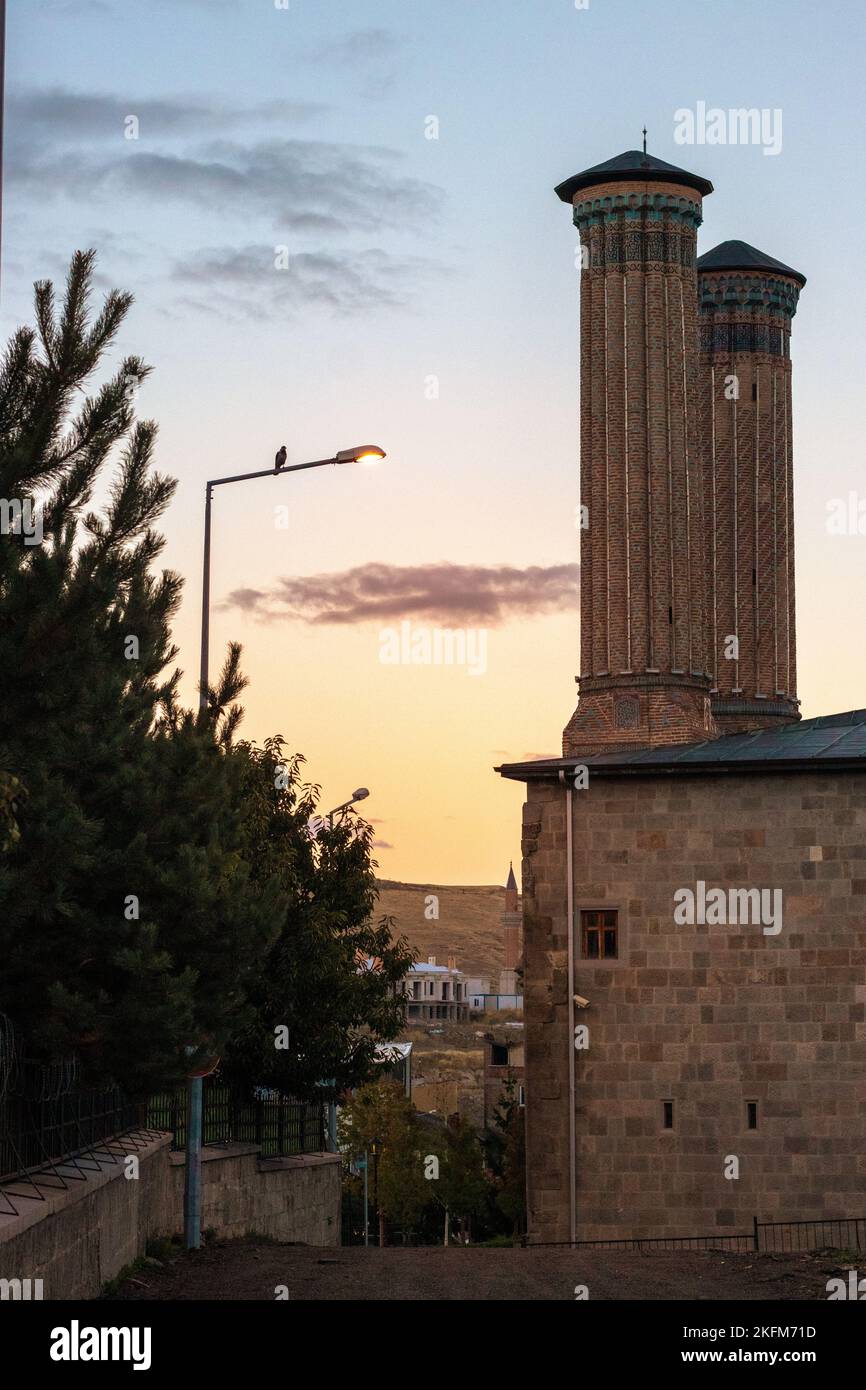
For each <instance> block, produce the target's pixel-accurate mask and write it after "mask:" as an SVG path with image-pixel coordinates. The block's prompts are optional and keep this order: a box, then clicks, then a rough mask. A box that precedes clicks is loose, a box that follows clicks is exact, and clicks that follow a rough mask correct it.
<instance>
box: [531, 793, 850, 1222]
mask: <svg viewBox="0 0 866 1390" xmlns="http://www.w3.org/2000/svg"><path fill="white" fill-rule="evenodd" d="M528 797H529V800H528V802H527V804H526V806H525V807H524V863H523V885H524V894H525V897H524V902H525V929H524V930H525V934H524V941H525V1011H526V1041H527V1054H526V1072H527V1096H528V1097H529V1111H528V1117H527V1118H528V1123H527V1150H528V1154H527V1162H528V1188H529V1230H530V1239H531V1240H535V1241H542V1240H567V1239H568V1235H569V1229H568V1228H569V1209H568V1208H569V1203H568V1172H569V1158H568V1103H569V1102H568V1057H569V1048H570V1046H571V1040H570V1039H569V1037H568V1012H567V1007H568V978H567V948H568V938H567V926H566V873H565V867H566V836H565V830H566V827H565V791H564V789H563V788H562V787H560V786H558V785H554V784H550V783H547V784H542V783H533V784H530V786H529V788H528ZM573 806H574V864H575V903H574V907H575V921H576V923H577V924H578V929H579V923H580V912H581V909H592V908H615V909H616V910H617V911H618V913H619V947H620V950H619V958H618V959H617V960H615V961H612V962H608V961H589V960H583V959H581V958H580V945H581V943H580V940H579V937H578V938H577V945H576V955H577V960H576V992H577V993H579V994H582V995H584V996H585V997H586V998H588V999H589V1000H590V1008H589V1009H587V1010H579V1011H577V1013H576V1018H575V1022H576V1023H580V1024H586V1025H588V1027H589V1030H590V1046H589V1049H588V1050H586V1051H578V1052H576V1053H575V1059H576V1128H577V1165H576V1166H577V1183H576V1190H577V1226H578V1239H606V1238H611V1237H621V1236H627V1235H637V1236H641V1235H643V1236H665V1235H698V1234H703V1233H725V1232H728V1233H730V1232H732V1231H747V1230H749V1229H750V1227H751V1220H752V1217H753V1216H755V1215H756V1216H758V1217H759V1218H760V1219H761V1220H774V1219H777V1220H782V1219H793V1220H797V1219H799V1220H807V1219H808V1220H811V1219H817V1218H831V1217H838V1216H857V1215H862V1213H863V1211H864V1210H866V779H864V778H863V777H862V776H858V775H857V774H855V773H839V774H837V775H830V774H826V773H821V774H801V773H790V772H788V773H778V774H772V775H768V776H748V775H742V776H731V775H725V776H724V777H720V776H715V777H713V776H705V777H689V778H686V777H671V776H660V777H657V778H637V777H634V778H608V779H605V778H602V777H600V776H598V775H597V774H595V773H593V774H591V776H590V786H589V787H588V788H587V789H586V790H584V791H575V792H574V794H573ZM699 879H702V880H704V881H705V882H706V884H707V887H708V888H710V887H722V888H726V889H727V888H729V887H757V888H781V889H782V892H783V899H782V903H783V926H782V930H781V932H780V933H779V934H778V935H765V934H764V933H763V931H762V927H761V926H760V925H754V926H752V925H744V926H722V925H700V924H698V925H695V926H677V925H676V924H675V923H674V908H675V903H674V893H675V892H676V890H677V889H678V888H683V887H691V888H692V889H693V890H694V888H695V884H696V882H697V880H699ZM668 1100H670V1101H673V1103H674V1127H673V1129H671V1130H666V1129H664V1128H663V1121H662V1116H663V1112H662V1106H663V1102H664V1101H668ZM748 1101H756V1102H757V1103H758V1117H759V1118H758V1128H757V1129H756V1130H749V1129H748V1128H747V1120H746V1102H748ZM729 1155H733V1156H735V1157H737V1158H738V1160H739V1165H740V1167H739V1172H740V1175H739V1178H738V1179H737V1180H730V1179H726V1177H725V1175H724V1169H725V1162H726V1157H727V1156H729Z"/></svg>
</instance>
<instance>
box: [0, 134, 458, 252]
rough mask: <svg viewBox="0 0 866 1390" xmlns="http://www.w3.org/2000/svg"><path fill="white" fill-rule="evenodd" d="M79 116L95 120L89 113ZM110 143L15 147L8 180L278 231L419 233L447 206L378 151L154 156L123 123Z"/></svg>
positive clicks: (317, 144)
mask: <svg viewBox="0 0 866 1390" xmlns="http://www.w3.org/2000/svg"><path fill="white" fill-rule="evenodd" d="M179 110H180V108H179V107H178V108H176V113H178V112H179ZM80 115H81V118H82V119H84V120H86V121H89V120H93V119H98V113H97V112H96V111H95V110H85V109H84V107H82V109H81V112H80ZM164 115H165V117H166V119H167V118H168V113H167V112H165V113H164ZM104 143H105V142H103V147H100V149H98V150H96V149H89V148H88V149H83V148H82V147H81V146H80V145H77V146H73V147H71V148H67V149H62V148H58V141H57V140H54V141H52V142H50V143H45V144H42V143H39V142H33V141H29V142H28V141H27V140H26V139H23V140H20V141H14V142H12V149H11V151H10V158H9V168H10V173H11V174H12V175H13V177H14V178H15V179H16V181H17V182H18V184H19V186H20V185H29V186H30V187H32V188H33V189H34V190H36V191H38V193H39V196H40V198H41V199H43V200H44V198H45V196H46V195H47V194H51V193H65V194H67V195H69V196H70V197H74V198H80V196H81V190H82V187H86V188H87V192H88V198H89V199H91V200H103V201H104V200H116V199H118V198H127V197H139V198H141V199H143V200H146V201H147V202H149V203H152V202H153V201H155V200H159V201H160V202H161V203H169V202H174V203H177V204H186V205H188V206H191V207H198V208H202V209H204V210H206V211H208V212H210V213H211V214H212V215H213V216H214V217H216V218H219V219H220V221H226V220H228V219H230V218H231V217H232V216H238V217H242V218H244V219H249V218H250V217H251V216H264V217H265V218H266V219H267V221H268V223H269V224H270V225H272V226H273V227H274V228H277V229H278V228H288V229H301V230H314V231H317V232H323V231H344V230H348V229H350V228H352V227H356V226H360V227H362V228H369V227H383V226H394V227H405V226H406V224H407V223H413V224H418V223H419V222H422V221H425V220H427V219H429V218H430V217H431V216H433V215H434V214H435V213H436V212H437V211H438V209H439V207H440V203H441V190H439V189H438V188H436V187H435V186H434V185H432V184H429V183H425V182H423V181H422V180H420V179H416V178H412V177H409V176H407V175H405V174H402V173H401V172H400V171H399V169H398V168H397V167H396V165H397V164H398V162H399V159H400V156H399V155H398V154H397V153H396V152H395V151H393V150H388V149H382V148H381V147H378V146H354V145H343V144H333V143H328V142H325V141H317V140H298V139H291V138H286V139H280V140H264V141H259V142H257V143H254V144H244V143H240V142H237V141H230V140H223V141H220V142H218V143H214V142H212V143H210V144H206V145H204V146H200V147H198V148H196V149H194V150H193V151H191V152H182V153H175V152H169V151H166V150H161V151H157V150H154V149H151V148H149V147H148V144H147V142H146V141H145V140H144V138H142V139H141V140H125V139H124V138H123V134H122V123H121V125H119V126H118V128H117V138H116V139H115V140H113V143H112V151H111V152H110V153H109V151H108V150H107V149H106V148H104ZM115 150H116V151H117V152H116V153H115V152H114V151H115Z"/></svg>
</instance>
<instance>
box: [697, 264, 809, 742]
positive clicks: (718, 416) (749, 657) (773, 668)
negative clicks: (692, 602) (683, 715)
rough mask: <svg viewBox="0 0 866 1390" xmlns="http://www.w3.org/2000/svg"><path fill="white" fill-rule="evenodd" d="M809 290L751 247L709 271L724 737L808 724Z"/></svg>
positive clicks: (715, 669)
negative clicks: (805, 376)
mask: <svg viewBox="0 0 866 1390" xmlns="http://www.w3.org/2000/svg"><path fill="white" fill-rule="evenodd" d="M726 262H735V264H726ZM736 262H739V263H740V264H739V265H737V264H736ZM804 283H805V280H804V278H803V276H801V275H800V274H799V272H797V271H794V270H791V269H790V267H786V266H783V265H782V264H781V263H780V262H778V261H774V260H772V258H771V257H768V256H765V255H764V254H763V253H762V252H758V251H755V249H754V248H753V247H748V246H747V245H746V244H745V243H742V242H727V243H724V244H723V246H721V247H717V248H716V250H715V251H711V252H709V253H708V254H707V255H706V256H702V257H701V260H700V262H699V263H698V289H699V299H700V337H701V426H702V430H701V433H702V438H703V441H704V492H705V506H706V514H707V535H708V541H709V545H710V556H709V572H710V592H709V602H708V608H707V632H708V640H707V647H708V650H709V652H710V666H711V678H712V693H711V699H712V708H713V713H714V716H715V718H716V721H717V723H718V725H719V727H720V729H721V730H722V731H724V732H735V731H737V730H744V729H754V728H761V727H764V726H766V725H768V724H773V723H776V722H779V721H783V722H790V721H791V720H796V719H798V718H799V713H798V701H797V654H796V638H795V597H794V497H793V454H792V438H791V434H792V431H791V416H792V411H791V360H790V336H791V320H792V318H793V316H794V313H795V312H796V307H797V299H798V296H799V292H800V288H801V287H802V285H803V284H804Z"/></svg>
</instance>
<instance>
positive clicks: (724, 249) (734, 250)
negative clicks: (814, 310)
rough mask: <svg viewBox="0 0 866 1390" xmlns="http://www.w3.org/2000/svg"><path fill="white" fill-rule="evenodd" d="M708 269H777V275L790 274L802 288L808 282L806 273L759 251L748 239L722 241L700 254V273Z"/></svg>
mask: <svg viewBox="0 0 866 1390" xmlns="http://www.w3.org/2000/svg"><path fill="white" fill-rule="evenodd" d="M707 270H762V271H764V272H766V271H775V272H776V274H777V275H789V276H790V277H791V279H792V280H796V281H797V284H798V285H799V286H800V288H801V289H802V287H803V285H805V283H806V277H805V275H802V274H801V273H800V271H799V270H792V269H791V267H790V266H789V265H785V264H784V262H783V261H777V260H776V258H775V256H768V255H767V253H766V251H759V250H758V249H757V247H755V246H750V245H749V243H748V242H747V241H722V242H720V243H719V245H718V246H714V247H713V249H712V251H705V252H704V254H703V256H698V274H700V273H701V271H707Z"/></svg>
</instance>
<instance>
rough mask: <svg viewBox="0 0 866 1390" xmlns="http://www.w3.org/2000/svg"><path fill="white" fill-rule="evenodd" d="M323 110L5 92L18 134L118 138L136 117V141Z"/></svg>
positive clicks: (302, 104) (285, 104)
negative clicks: (127, 119) (128, 122)
mask: <svg viewBox="0 0 866 1390" xmlns="http://www.w3.org/2000/svg"><path fill="white" fill-rule="evenodd" d="M327 109H328V108H327V106H325V104H324V103H322V102H316V101H267V102H260V103H259V104H258V105H255V106H233V105H231V103H227V102H225V101H224V100H219V99H217V98H211V99H209V100H204V99H202V98H187V99H184V98H164V99H163V98H156V99H145V98H142V99H137V98H130V97H119V96H113V95H109V94H101V93H98V92H78V91H74V90H72V89H71V88H69V87H44V88H40V87H29V88H19V89H15V90H13V91H10V92H9V94H8V96H7V115H8V120H9V122H10V125H12V126H17V127H18V128H19V132H20V134H21V135H22V136H23V137H25V138H26V137H28V136H35V135H39V134H46V135H50V136H51V138H52V140H57V139H58V138H60V139H62V140H63V141H68V140H69V139H70V137H74V138H80V137H82V136H83V137H85V138H92V139H101V138H103V137H108V138H111V139H116V138H121V137H122V136H123V131H124V122H125V121H126V118H127V117H128V116H137V117H138V121H139V127H140V136H141V139H142V140H143V139H145V137H149V136H152V135H160V136H164V135H185V134H198V135H202V136H204V135H207V134H212V133H213V132H215V131H220V130H233V129H235V128H237V127H239V126H243V125H248V124H252V123H255V122H281V123H282V124H284V125H285V123H286V122H292V123H294V122H297V121H304V120H309V119H310V118H312V117H313V116H317V115H319V114H321V113H322V112H323V111H326V110H327Z"/></svg>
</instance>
